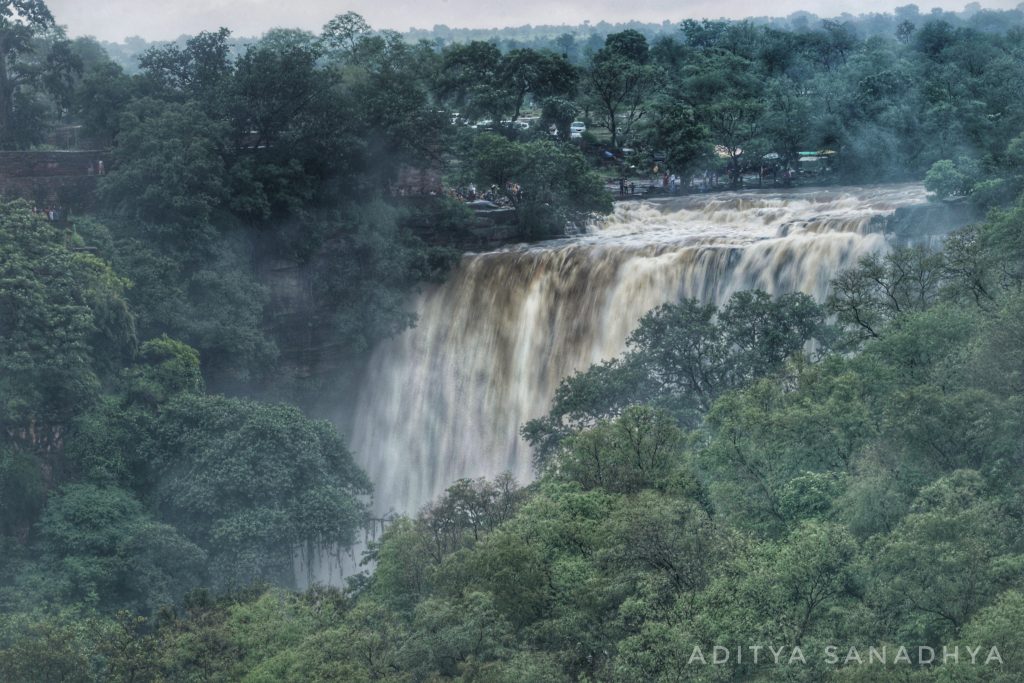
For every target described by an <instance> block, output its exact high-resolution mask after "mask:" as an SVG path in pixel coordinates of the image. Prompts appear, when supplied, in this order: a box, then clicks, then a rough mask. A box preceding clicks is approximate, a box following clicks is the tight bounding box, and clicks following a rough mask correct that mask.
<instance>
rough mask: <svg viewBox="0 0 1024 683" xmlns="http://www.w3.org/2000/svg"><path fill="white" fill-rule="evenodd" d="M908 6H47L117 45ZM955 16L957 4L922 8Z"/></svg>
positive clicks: (392, 0) (278, 0)
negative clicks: (192, 37)
mask: <svg viewBox="0 0 1024 683" xmlns="http://www.w3.org/2000/svg"><path fill="white" fill-rule="evenodd" d="M1019 2H1020V0H986V1H983V2H982V3H981V4H982V5H983V6H984V7H986V8H992V9H1009V8H1011V7H1015V6H1016V5H1017V4H1018V3H1019ZM910 3H911V0H902V1H899V0H773V1H772V2H764V1H763V0H498V1H497V2H495V1H494V0H347V1H346V0H343V1H342V2H338V1H337V0H88V1H84V0H48V4H49V6H50V9H51V10H52V11H53V14H54V16H55V17H56V19H57V21H58V23H61V24H63V25H65V26H67V27H68V31H69V33H70V34H71V35H72V36H80V35H92V36H96V37H97V38H100V39H103V40H110V41H121V40H123V39H124V38H125V37H127V36H134V35H139V36H142V37H143V38H146V39H148V40H166V39H172V38H176V37H178V36H179V35H181V34H183V33H196V32H198V31H202V30H210V29H215V28H217V27H220V26H226V27H228V28H230V29H231V30H232V31H233V32H234V33H235V35H239V36H258V35H261V34H262V33H263V32H264V31H266V30H267V29H269V28H273V27H275V26H286V27H299V28H305V29H310V30H317V29H319V28H320V27H321V26H322V25H323V24H324V23H326V21H327V20H328V19H330V18H331V17H333V16H334V15H336V14H341V13H343V12H345V11H348V10H351V11H353V12H358V13H360V14H362V15H363V16H364V17H366V19H367V21H368V22H369V23H370V24H371V25H372V26H373V27H374V28H378V29H379V28H393V29H398V30H402V31H404V30H406V29H408V28H410V27H416V28H430V27H432V26H434V25H435V24H447V25H448V26H451V27H459V28H466V27H468V28H492V27H497V26H519V25H522V24H562V23H567V24H581V23H583V21H584V20H588V19H589V20H590V21H592V22H597V21H601V20H606V21H610V22H616V21H625V20H629V19H639V20H641V21H663V20H666V19H668V20H671V21H679V20H681V19H684V18H687V17H693V18H719V17H730V18H742V17H746V16H751V15H758V16H760V15H771V16H785V15H787V14H790V13H792V12H795V11H797V10H807V11H809V12H814V13H815V14H819V15H822V16H835V15H838V14H841V13H842V12H852V13H860V12H872V11H891V10H892V9H893V8H894V7H896V6H899V5H906V4H910ZM917 4H918V5H919V6H920V7H921V11H922V12H927V11H928V10H930V9H931V8H932V7H935V6H941V7H943V8H945V9H953V10H960V9H962V8H963V6H964V5H965V4H966V1H961V2H946V1H943V2H938V3H935V2H927V1H924V2H922V1H921V0H918V2H917Z"/></svg>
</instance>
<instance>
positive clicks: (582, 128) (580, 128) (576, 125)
mask: <svg viewBox="0 0 1024 683" xmlns="http://www.w3.org/2000/svg"><path fill="white" fill-rule="evenodd" d="M586 132H587V124H585V123H583V122H582V121H573V122H572V125H571V126H569V133H570V134H571V135H573V136H580V135H583V134H584V133H586Z"/></svg>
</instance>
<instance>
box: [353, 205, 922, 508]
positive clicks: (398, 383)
mask: <svg viewBox="0 0 1024 683" xmlns="http://www.w3.org/2000/svg"><path fill="white" fill-rule="evenodd" d="M924 201H925V191H924V189H923V188H922V187H921V186H919V185H895V186H886V187H877V188H837V189H828V190H803V191H800V190H797V191H790V192H786V193H781V192H739V193H730V194H723V195H705V196H695V197H685V198H678V199H665V200H656V201H647V202H630V203H625V202H624V203H620V204H619V205H618V206H617V208H616V210H615V212H614V213H613V214H612V215H611V216H609V217H607V218H606V219H604V220H602V221H599V222H597V223H595V224H594V225H592V226H590V228H589V229H588V231H587V233H586V234H584V235H582V236H580V237H577V238H572V239H566V240H558V241H554V242H549V243H544V244H541V245H530V246H520V247H515V248H509V249H504V250H501V251H496V252H490V253H482V254H467V255H465V256H464V257H463V259H462V261H461V263H460V264H459V266H458V267H457V268H456V270H455V271H454V272H453V273H452V274H451V276H450V277H449V279H448V281H447V282H445V283H444V284H441V285H438V286H433V287H431V288H429V289H427V290H426V291H424V292H422V293H421V294H420V295H419V296H418V297H417V299H416V302H415V309H416V312H417V315H418V320H419V322H418V324H417V326H416V327H415V328H414V329H411V330H409V331H407V332H405V333H404V334H402V335H401V336H399V337H397V338H395V339H392V340H389V341H388V342H386V343H384V344H382V345H381V346H380V347H379V348H377V349H376V350H375V352H374V354H373V357H372V359H371V362H370V365H369V368H368V371H367V374H366V378H365V380H364V381H363V383H362V387H361V388H360V390H359V394H358V399H357V401H356V406H357V407H356V409H355V412H354V414H353V415H352V421H351V424H352V429H351V443H352V448H353V450H354V451H355V453H356V457H357V458H358V460H359V462H360V464H361V465H362V466H363V467H364V468H365V470H366V472H367V473H368V474H369V476H370V478H371V479H372V480H373V482H374V485H375V487H376V491H375V495H374V500H375V503H374V507H375V511H376V512H377V513H378V515H379V514H383V513H386V512H388V511H392V510H393V511H395V512H399V513H409V514H412V513H415V512H416V511H417V510H418V509H419V508H420V507H422V506H423V505H425V504H426V503H428V502H429V501H430V500H432V499H433V498H435V497H436V496H437V495H439V494H440V493H441V492H443V491H444V490H445V488H447V486H449V485H450V484H451V483H452V482H453V481H454V480H456V479H458V478H460V477H479V476H488V477H490V476H494V475H496V474H499V473H500V472H503V471H506V470H508V471H510V472H512V474H513V475H514V476H515V477H516V478H517V479H518V480H519V481H521V482H526V481H529V480H530V479H531V478H532V473H531V470H530V455H529V452H528V447H527V446H526V444H525V443H524V442H523V441H522V439H521V438H520V437H519V433H518V430H519V428H520V426H521V425H522V424H523V423H524V422H526V421H527V420H529V419H531V418H534V417H538V416H540V415H543V414H544V413H546V412H547V409H548V405H549V402H550V400H551V398H552V396H553V395H554V391H555V389H556V387H557V386H558V383H559V381H560V380H561V379H562V378H563V377H565V376H566V375H569V374H571V373H573V372H575V371H577V370H584V369H586V368H587V367H589V366H590V365H591V364H593V363H595V362H598V361H601V360H604V359H609V358H612V357H614V356H616V355H618V354H619V353H620V352H621V351H622V350H623V349H624V347H625V340H626V337H627V336H628V334H629V333H630V331H632V329H633V327H634V326H635V324H636V322H637V321H638V320H639V318H640V317H641V316H642V315H643V314H644V313H646V312H647V311H649V310H650V309H652V308H654V307H655V306H658V305H659V304H662V303H664V302H669V301H678V300H680V299H682V298H687V297H690V298H697V299H700V300H703V301H708V302H715V303H722V302H724V301H725V300H726V299H728V298H729V296H731V295H732V294H733V293H734V292H736V291H739V290H743V289H751V288H760V289H763V290H765V291H767V292H769V293H782V292H788V291H793V290H800V291H803V292H806V293H807V294H810V295H812V296H814V297H815V298H817V299H819V300H821V299H823V298H824V297H825V295H826V294H827V289H828V283H829V281H830V279H831V278H832V277H833V276H834V274H835V273H836V272H837V271H838V270H839V269H841V268H845V267H848V266H851V265H853V264H854V263H855V262H856V261H857V259H858V258H859V257H860V256H862V255H864V254H867V253H870V252H875V251H878V250H882V249H885V248H886V241H885V237H884V236H883V235H882V234H880V233H878V232H873V231H872V227H873V225H872V219H873V218H875V217H876V216H884V215H887V214H890V213H892V212H893V211H894V210H895V209H896V208H898V207H901V206H909V205H913V204H918V203H923V202H924Z"/></svg>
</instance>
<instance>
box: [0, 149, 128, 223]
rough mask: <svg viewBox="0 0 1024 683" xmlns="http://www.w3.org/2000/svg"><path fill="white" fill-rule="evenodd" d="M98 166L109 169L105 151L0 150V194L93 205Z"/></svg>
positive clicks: (41, 203)
mask: <svg viewBox="0 0 1024 683" xmlns="http://www.w3.org/2000/svg"><path fill="white" fill-rule="evenodd" d="M101 166H102V170H103V171H106V170H108V169H109V168H110V154H109V153H108V152H105V151H89V150H85V151H74V152H56V151H53V152H0V196H4V197H9V198H10V197H20V198H22V199H26V200H28V201H30V202H33V203H34V204H35V205H36V206H38V207H39V208H47V207H53V208H64V209H71V210H73V211H83V210H86V209H88V208H90V207H91V206H92V205H93V204H94V195H95V190H96V181H97V179H98V177H99V175H100V170H101Z"/></svg>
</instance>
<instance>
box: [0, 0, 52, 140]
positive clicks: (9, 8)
mask: <svg viewBox="0 0 1024 683" xmlns="http://www.w3.org/2000/svg"><path fill="white" fill-rule="evenodd" d="M55 27H56V23H55V22H54V19H53V15H52V14H51V13H50V9H49V8H48V7H47V6H46V3H45V2H43V0H0V148H3V149H11V148H13V147H15V146H17V145H18V140H17V136H16V128H17V126H16V117H17V109H16V104H17V99H18V95H19V91H20V90H21V88H23V87H24V86H26V85H30V84H33V83H36V82H38V79H39V78H40V75H41V74H40V71H39V70H38V69H35V68H29V65H28V64H27V58H28V57H29V56H30V55H32V53H33V52H34V51H35V46H34V45H33V39H34V38H36V37H37V36H39V35H41V34H43V33H45V32H46V31H49V30H51V29H53V28H55Z"/></svg>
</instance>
